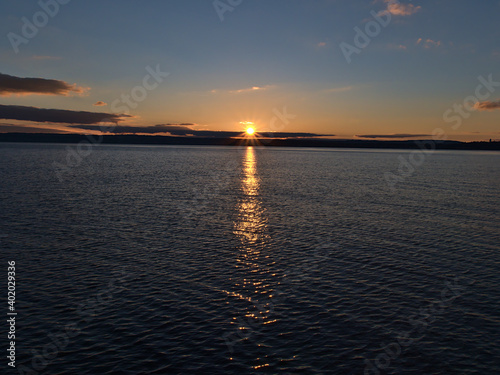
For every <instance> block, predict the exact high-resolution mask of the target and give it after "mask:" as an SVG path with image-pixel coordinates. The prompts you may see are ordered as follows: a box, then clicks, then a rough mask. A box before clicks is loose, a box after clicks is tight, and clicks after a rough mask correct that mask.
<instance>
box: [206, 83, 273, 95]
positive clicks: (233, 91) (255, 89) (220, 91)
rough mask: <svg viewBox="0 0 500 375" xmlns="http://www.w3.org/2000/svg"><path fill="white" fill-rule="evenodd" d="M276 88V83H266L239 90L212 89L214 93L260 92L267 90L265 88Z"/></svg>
mask: <svg viewBox="0 0 500 375" xmlns="http://www.w3.org/2000/svg"><path fill="white" fill-rule="evenodd" d="M274 88H276V86H275V85H266V86H252V87H246V88H244V89H238V90H217V89H215V90H212V91H210V92H211V93H212V94H218V93H229V94H244V93H250V92H258V91H265V90H270V89H274Z"/></svg>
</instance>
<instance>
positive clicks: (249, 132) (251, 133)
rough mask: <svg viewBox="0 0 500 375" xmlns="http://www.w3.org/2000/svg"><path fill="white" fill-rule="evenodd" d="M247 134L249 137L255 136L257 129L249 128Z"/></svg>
mask: <svg viewBox="0 0 500 375" xmlns="http://www.w3.org/2000/svg"><path fill="white" fill-rule="evenodd" d="M246 132H247V135H253V134H254V133H255V129H254V128H247V130H246Z"/></svg>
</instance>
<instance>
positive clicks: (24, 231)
mask: <svg viewBox="0 0 500 375" xmlns="http://www.w3.org/2000/svg"><path fill="white" fill-rule="evenodd" d="M70 147H71V148H74V147H75V146H70ZM85 151H87V150H85ZM70 155H71V154H68V150H67V146H65V145H35V144H0V161H1V163H0V178H1V183H0V199H1V201H0V246H1V260H2V264H3V266H2V267H3V268H4V271H3V272H2V275H4V278H5V279H4V280H6V272H7V261H8V260H14V261H15V262H16V280H17V284H16V287H17V289H16V298H17V303H16V308H17V312H18V316H17V317H16V319H17V322H16V329H17V335H16V336H17V337H16V348H17V350H16V352H17V369H16V370H10V369H9V368H8V367H7V365H6V362H7V359H4V361H3V362H4V363H2V365H1V366H2V371H3V369H7V372H8V373H22V372H20V371H18V370H22V371H25V373H30V372H28V371H32V372H31V373H39V374H53V375H57V374H252V373H272V374H363V373H365V374H378V373H380V374H498V373H500V344H499V343H500V289H499V288H500V287H499V285H500V230H499V227H500V226H499V224H500V218H499V217H500V216H499V214H500V210H499V203H500V187H499V182H500V170H499V166H500V153H495V152H489V153H485V152H483V153H481V152H470V151H469V152H459V151H457V152H452V151H442V152H436V153H434V154H432V155H424V160H423V161H422V160H420V161H422V163H421V165H418V166H416V167H415V168H414V170H413V171H411V173H410V172H408V173H406V174H405V175H404V176H401V174H399V176H400V177H399V179H398V181H397V182H396V183H395V184H394V186H393V188H391V187H390V186H389V184H388V182H387V181H386V177H387V173H388V172H392V173H394V174H395V175H398V166H399V165H400V162H401V159H400V158H399V159H398V157H400V156H402V158H403V159H405V160H410V159H409V158H410V156H411V152H409V151H383V150H377V151H368V150H364V151H356V150H312V149H274V148H273V149H270V148H231V147H226V148H224V147H170V146H161V147H150V146H99V147H94V149H93V150H91V151H90V153H89V155H87V156H85V157H84V158H82V159H81V160H79V159H74V158H75V156H74V154H73V155H72V156H70ZM414 156H415V155H414ZM420 156H422V155H420ZM72 158H73V159H72ZM414 160H415V159H414ZM67 161H68V162H69V166H68V165H67ZM54 162H57V163H59V164H57V165H59V167H58V168H59V169H57V170H56V169H54V165H53V163H54ZM419 164H420V163H419ZM401 171H403V172H404V170H403V169H401ZM56 172H57V173H56ZM4 306H5V308H4V309H3V310H4V311H7V307H6V306H7V304H6V302H5V303H4ZM6 327H7V323H4V324H3V325H2V327H1V329H2V331H1V332H2V338H3V339H2V341H1V342H2V350H4V352H5V349H7V348H8V346H7V344H8V340H7V338H6V333H5V332H4V330H5V329H6ZM4 347H5V349H4Z"/></svg>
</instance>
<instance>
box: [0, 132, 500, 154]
mask: <svg viewBox="0 0 500 375" xmlns="http://www.w3.org/2000/svg"><path fill="white" fill-rule="evenodd" d="M99 137H100V136H97V135H89V136H86V135H83V134H49V133H0V142H11V143H20V142H28V143H79V142H82V141H85V142H90V143H96V141H95V140H96V139H97V138H99ZM92 139H94V141H92ZM98 143H100V144H130V145H138V144H140V145H188V146H239V145H254V146H265V147H321V148H376V149H383V148H386V149H423V148H424V147H426V148H427V149H431V148H433V147H435V149H437V150H491V151H500V142H498V141H495V142H460V141H434V140H429V139H427V140H426V139H421V140H404V141H394V140H389V141H381V140H358V139H314V138H288V139H276V138H262V139H250V140H248V141H247V140H244V139H235V138H209V137H170V136H154V135H103V136H102V140H101V141H99V142H98Z"/></svg>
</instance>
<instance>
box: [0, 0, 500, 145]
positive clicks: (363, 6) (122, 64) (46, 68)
mask: <svg viewBox="0 0 500 375" xmlns="http://www.w3.org/2000/svg"><path fill="white" fill-rule="evenodd" d="M42 1H43V0H42ZM52 1H55V0H52ZM66 1H67V0H66ZM66 1H62V0H61V2H62V3H64V2H66ZM43 2H44V3H47V4H48V3H51V0H45V1H43ZM231 3H232V4H238V1H236V0H233V1H229V0H220V2H219V3H217V4H216V5H219V7H220V6H222V7H224V6H225V7H227V8H226V9H229V7H230V8H231V11H229V10H228V11H226V12H225V13H224V14H223V15H222V20H221V17H219V14H218V13H217V11H216V9H215V6H214V1H212V0H170V1H159V0H158V1H132V0H121V1H113V0H109V1H105V2H99V1H94V0H89V1H78V0H72V1H69V2H68V3H67V4H64V5H62V4H59V3H58V4H59V10H58V12H57V14H55V15H54V16H53V17H52V16H48V22H47V24H46V25H45V26H43V27H40V28H38V29H39V30H38V33H37V35H35V36H34V37H32V38H27V40H28V42H27V43H25V44H24V43H23V44H19V46H18V48H19V52H18V53H16V52H15V51H14V48H13V46H12V43H11V41H10V40H9V37H8V35H9V33H14V34H17V35H19V36H23V32H22V28H23V23H24V21H23V17H26V18H27V19H28V20H30V21H33V17H34V15H35V14H37V12H40V11H41V7H40V5H39V4H38V2H37V1H25V0H16V1H14V0H6V1H4V2H2V4H1V5H0V31H1V33H0V34H1V36H2V37H1V39H0V58H1V61H2V64H1V69H0V73H3V74H5V75H9V76H14V77H33V78H34V77H36V78H44V79H52V80H60V81H63V82H66V83H68V84H71V85H72V84H76V87H79V88H82V90H81V92H73V93H71V92H70V93H66V94H63V95H53V94H51V95H46V94H43V93H42V94H40V93H36V94H32V93H22V95H19V94H4V95H2V96H0V104H2V105H5V106H34V107H39V108H50V109H61V110H71V111H91V112H106V113H116V111H114V110H113V109H112V108H111V104H112V103H113V102H115V101H116V100H121V99H120V98H121V95H122V94H127V93H128V94H130V91H131V90H132V89H133V88H134V87H136V86H138V85H139V86H140V85H142V81H143V78H144V77H145V76H146V75H147V74H148V71H147V70H146V68H147V67H148V66H149V67H151V68H157V67H159V68H158V69H161V71H163V72H168V73H170V74H169V75H168V77H166V78H165V79H164V80H163V81H162V82H161V83H159V85H158V87H156V88H154V89H152V90H147V97H146V98H145V99H144V100H142V101H140V102H138V103H135V104H137V105H136V107H135V108H129V109H130V110H129V111H127V113H128V114H129V115H131V116H133V117H128V118H124V119H123V120H124V121H123V122H121V123H120V124H121V125H124V124H130V125H131V126H132V125H134V126H137V125H139V126H141V125H144V126H151V125H155V124H181V123H189V124H193V125H190V126H192V127H193V128H194V129H199V130H226V131H238V130H240V129H242V128H243V127H244V125H243V124H242V122H253V123H254V124H255V127H256V128H257V130H261V131H266V130H267V131H268V130H279V131H290V132H315V133H320V134H336V135H337V136H339V137H342V138H352V137H355V136H358V135H393V134H406V135H408V136H411V135H431V134H433V133H432V132H433V131H434V130H435V129H437V128H441V129H443V130H444V131H445V132H446V134H447V136H448V138H450V139H460V140H474V139H488V138H500V133H499V131H500V129H499V126H498V123H499V120H500V110H498V109H497V106H496V105H495V103H496V102H497V101H498V100H499V99H500V87H496V86H495V87H494V90H493V91H492V92H490V91H488V92H487V91H484V93H486V92H487V93H488V96H486V94H484V95H482V96H483V100H478V101H479V102H484V103H486V104H485V105H483V106H482V107H481V106H480V105H479V104H477V105H476V106H477V107H476V108H474V109H472V108H471V110H470V111H469V110H467V111H465V112H464V114H465V115H460V114H458V116H459V117H460V120H459V119H457V118H456V117H455V116H457V113H456V112H455V111H454V110H453V112H452V113H449V114H448V116H447V118H448V121H446V120H445V119H443V114H445V113H446V112H447V111H448V110H449V109H453V105H454V104H455V103H457V104H463V102H464V99H465V98H467V97H468V96H471V95H474V94H475V90H476V88H477V86H478V85H479V84H480V81H479V80H478V77H479V76H483V77H484V78H488V76H490V75H491V77H492V80H493V82H500V71H499V68H498V67H499V63H500V45H499V40H500V26H499V23H498V14H499V11H500V1H497V0H491V1H490V0H488V1H471V0H470V1H465V0H458V1H457V0H454V1H453V0H438V1H401V2H397V1H392V2H390V1H384V0H379V1H361V0H350V1H347V0H344V1H342V0H308V1H306V0H274V1H269V0H243V1H241V3H240V4H239V5H235V6H231V5H229V4H231ZM221 4H222V5H221ZM224 4H226V5H224ZM381 12H384V13H381ZM374 14H381V16H382V17H388V15H390V21H389V23H388V25H387V26H386V27H383V26H381V27H380V31H379V32H377V33H375V34H376V35H374V36H373V37H369V39H370V42H369V44H368V46H367V47H365V48H359V53H355V54H352V55H351V56H350V57H351V60H352V61H351V62H350V63H348V61H347V60H346V58H345V56H344V54H343V52H342V49H341V47H340V45H341V43H346V44H349V45H351V46H353V47H355V48H357V47H356V44H355V42H354V37H355V35H356V31H355V30H354V28H355V27H358V28H359V29H361V30H362V31H364V32H365V31H366V27H367V25H369V24H370V22H371V23H372V24H371V25H372V26H373V22H374V16H373V15H374ZM41 20H42V21H43V18H41ZM375 22H376V21H375ZM10 35H11V36H12V34H10ZM99 101H100V102H103V103H107V105H103V106H95V105H94V104H95V103H97V102H99ZM490 102H491V103H490ZM472 104H474V103H472ZM116 107H117V106H116V105H115V106H114V108H115V109H116ZM129 107H130V106H129ZM120 108H123V106H120ZM482 109H487V110H482ZM276 111H278V112H279V113H283V111H286V112H287V113H289V114H293V118H292V117H291V116H290V118H289V120H287V121H285V122H280V126H279V128H277V127H276V126H274V125H273V126H272V125H271V123H272V119H273V118H274V117H276ZM0 122H2V123H9V124H16V125H19V126H23V125H26V126H28V125H29V126H37V127H44V128H49V129H63V128H64V126H65V125H64V124H60V123H59V124H51V123H50V122H37V123H33V121H20V120H16V119H12V118H10V119H9V118H3V119H0ZM274 124H276V122H275V123H274ZM458 125H459V126H458ZM273 127H274V128H276V129H274V128H273ZM453 128H455V129H453ZM65 129H66V130H67V129H68V128H65Z"/></svg>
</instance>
